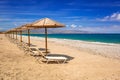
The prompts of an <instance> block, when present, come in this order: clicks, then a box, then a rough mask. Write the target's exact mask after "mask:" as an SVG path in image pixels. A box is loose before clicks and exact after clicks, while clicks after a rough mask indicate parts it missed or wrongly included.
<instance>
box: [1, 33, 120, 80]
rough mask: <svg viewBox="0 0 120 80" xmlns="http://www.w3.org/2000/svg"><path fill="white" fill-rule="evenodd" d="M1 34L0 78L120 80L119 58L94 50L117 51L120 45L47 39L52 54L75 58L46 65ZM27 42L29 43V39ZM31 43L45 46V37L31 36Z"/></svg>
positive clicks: (28, 79) (10, 79)
mask: <svg viewBox="0 0 120 80" xmlns="http://www.w3.org/2000/svg"><path fill="white" fill-rule="evenodd" d="M0 37H2V40H0V80H120V60H119V59H114V58H108V57H103V56H100V55H95V54H94V55H93V53H94V50H95V49H97V50H95V51H97V52H100V53H101V54H104V53H103V52H104V51H106V52H105V53H107V49H106V48H108V49H109V50H110V51H109V50H108V51H109V52H111V51H113V52H115V51H116V50H117V49H119V45H108V44H107V45H106V44H96V43H95V44H93V43H88V42H78V43H77V42H74V41H73V42H71V41H69V40H67V41H66V40H55V39H48V48H49V50H50V52H51V53H60V54H65V55H68V56H71V57H73V59H72V60H70V61H68V63H65V64H56V63H54V64H45V63H41V62H37V61H36V59H35V58H34V57H33V56H30V55H29V54H27V55H25V53H24V52H23V51H22V50H20V49H19V48H18V47H17V46H16V44H13V43H11V42H9V41H8V39H7V38H5V37H4V36H3V35H0ZM24 41H26V42H27V38H24ZM31 43H32V44H34V45H36V46H37V47H41V48H44V39H38V38H31ZM68 45H69V46H68ZM95 45H96V46H95ZM89 46H91V47H89ZM117 46H118V47H117ZM79 47H80V48H79ZM103 47H104V48H103ZM87 48H89V49H90V50H89V49H87ZM100 48H101V49H100ZM112 48H113V49H112ZM91 49H92V50H93V51H92V50H91ZM102 49H106V50H104V51H102ZM114 49H116V50H114ZM115 53H116V52H115ZM118 53H119V50H118ZM118 53H116V54H118ZM110 54H112V53H110ZM105 55H106V54H105ZM107 55H108V53H107ZM112 55H113V54H112ZM112 55H111V56H112ZM113 56H114V55H113ZM117 58H119V57H117Z"/></svg>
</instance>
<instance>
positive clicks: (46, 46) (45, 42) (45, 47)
mask: <svg viewBox="0 0 120 80" xmlns="http://www.w3.org/2000/svg"><path fill="white" fill-rule="evenodd" d="M45 48H46V53H47V28H46V27H45Z"/></svg>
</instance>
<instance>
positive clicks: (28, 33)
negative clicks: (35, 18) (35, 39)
mask: <svg viewBox="0 0 120 80" xmlns="http://www.w3.org/2000/svg"><path fill="white" fill-rule="evenodd" d="M28 46H29V47H30V29H28Z"/></svg>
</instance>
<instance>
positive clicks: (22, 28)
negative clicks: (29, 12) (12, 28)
mask: <svg viewBox="0 0 120 80" xmlns="http://www.w3.org/2000/svg"><path fill="white" fill-rule="evenodd" d="M30 29H33V28H29V27H27V26H25V25H23V26H21V27H18V28H17V30H18V31H20V35H21V37H20V41H21V42H22V31H24V30H27V31H28V46H29V47H30Z"/></svg>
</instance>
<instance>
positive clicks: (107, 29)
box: [66, 24, 120, 33]
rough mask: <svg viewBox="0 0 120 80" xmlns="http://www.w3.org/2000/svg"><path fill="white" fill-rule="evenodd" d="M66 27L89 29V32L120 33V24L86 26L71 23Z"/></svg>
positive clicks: (70, 28)
mask: <svg viewBox="0 0 120 80" xmlns="http://www.w3.org/2000/svg"><path fill="white" fill-rule="evenodd" d="M66 29H69V30H79V31H87V32H92V33H120V25H112V26H99V27H91V26H88V27H85V26H82V25H76V24H71V25H67V27H66Z"/></svg>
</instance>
